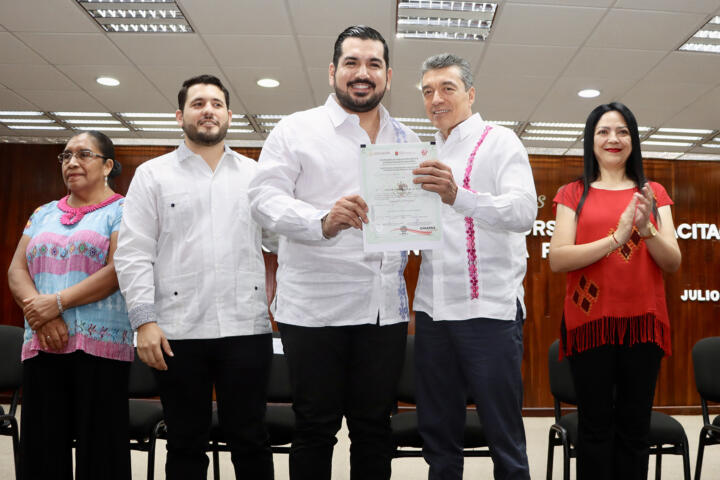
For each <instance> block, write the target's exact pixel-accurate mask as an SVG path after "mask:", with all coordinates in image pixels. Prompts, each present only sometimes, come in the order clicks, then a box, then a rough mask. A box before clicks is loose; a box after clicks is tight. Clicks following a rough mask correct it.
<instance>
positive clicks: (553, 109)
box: [530, 76, 634, 123]
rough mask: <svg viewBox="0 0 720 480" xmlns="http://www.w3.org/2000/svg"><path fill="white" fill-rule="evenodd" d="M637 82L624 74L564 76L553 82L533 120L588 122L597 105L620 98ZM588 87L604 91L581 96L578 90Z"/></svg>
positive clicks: (532, 117) (533, 115) (534, 113)
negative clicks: (601, 76)
mask: <svg viewBox="0 0 720 480" xmlns="http://www.w3.org/2000/svg"><path fill="white" fill-rule="evenodd" d="M633 83H634V81H633V80H631V79H626V78H623V77H622V76H618V77H615V78H603V79H597V78H594V77H562V78H560V79H558V81H557V82H555V84H554V85H553V86H552V88H551V89H550V91H549V92H548V94H547V96H546V97H545V98H544V99H543V101H542V103H540V105H538V107H537V109H536V110H535V111H534V112H533V114H532V116H531V117H530V120H531V121H536V122H550V121H556V122H575V123H577V122H579V123H584V122H585V119H586V118H587V115H588V114H589V113H590V111H591V110H592V109H593V108H595V107H596V106H597V105H599V104H601V103H608V102H611V101H613V100H616V99H617V98H618V97H620V96H621V95H622V94H623V93H625V92H626V91H627V90H628V89H629V88H631V87H632V85H633ZM585 88H596V89H598V90H600V92H601V94H600V96H599V97H597V98H581V97H578V95H577V92H578V91H580V90H582V89H585Z"/></svg>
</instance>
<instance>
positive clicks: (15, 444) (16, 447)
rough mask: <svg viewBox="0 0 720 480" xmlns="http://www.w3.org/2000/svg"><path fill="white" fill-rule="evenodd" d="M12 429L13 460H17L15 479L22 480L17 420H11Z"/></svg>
mask: <svg viewBox="0 0 720 480" xmlns="http://www.w3.org/2000/svg"><path fill="white" fill-rule="evenodd" d="M9 420H10V428H11V429H12V445H13V458H14V459H15V479H16V480H20V438H19V435H18V424H17V420H15V419H14V418H10V419H9Z"/></svg>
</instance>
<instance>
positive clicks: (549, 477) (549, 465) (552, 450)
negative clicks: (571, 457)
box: [546, 430, 555, 480]
mask: <svg viewBox="0 0 720 480" xmlns="http://www.w3.org/2000/svg"><path fill="white" fill-rule="evenodd" d="M553 440H555V432H553V431H552V430H550V435H549V436H548V457H547V476H546V478H547V480H552V471H553V457H554V456H555V445H553Z"/></svg>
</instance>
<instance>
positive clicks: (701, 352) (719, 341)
mask: <svg viewBox="0 0 720 480" xmlns="http://www.w3.org/2000/svg"><path fill="white" fill-rule="evenodd" d="M692 359H693V367H694V369H695V386H696V387H697V391H698V393H699V394H700V396H701V397H702V398H703V399H705V400H710V401H711V402H720V375H718V373H717V372H718V371H717V370H715V369H716V368H718V365H720V337H708V338H703V339H701V340H699V341H698V342H697V343H696V344H695V346H694V347H693V349H692Z"/></svg>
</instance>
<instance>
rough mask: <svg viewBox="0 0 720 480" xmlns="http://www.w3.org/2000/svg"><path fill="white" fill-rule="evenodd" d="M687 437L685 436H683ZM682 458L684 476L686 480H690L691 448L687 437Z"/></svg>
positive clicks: (683, 442) (684, 441)
mask: <svg viewBox="0 0 720 480" xmlns="http://www.w3.org/2000/svg"><path fill="white" fill-rule="evenodd" d="M683 437H685V435H683ZM682 457H683V475H684V477H685V480H690V447H689V446H688V441H687V437H685V438H683V441H682Z"/></svg>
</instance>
